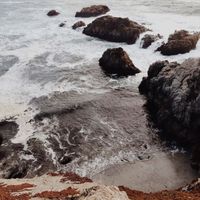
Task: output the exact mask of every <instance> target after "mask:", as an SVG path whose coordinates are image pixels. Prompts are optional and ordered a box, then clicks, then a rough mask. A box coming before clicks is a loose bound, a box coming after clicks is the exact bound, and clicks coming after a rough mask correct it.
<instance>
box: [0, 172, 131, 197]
mask: <svg viewBox="0 0 200 200" xmlns="http://www.w3.org/2000/svg"><path fill="white" fill-rule="evenodd" d="M0 183H1V184H0V199H2V200H3V199H4V200H6V199H7V200H29V199H30V200H31V199H38V200H40V199H41V200H42V199H46V200H48V199H68V200H72V199H77V200H92V199H104V200H118V199H120V200H128V199H129V198H128V196H127V194H126V193H125V192H123V191H120V190H119V188H118V187H115V186H104V185H99V184H97V183H93V182H91V180H90V179H88V178H84V177H83V178H82V177H79V176H78V175H76V174H72V173H66V174H56V173H50V174H48V175H44V176H41V177H36V178H33V179H21V180H16V179H15V180H4V179H1V180H0ZM41 185H42V187H41Z"/></svg>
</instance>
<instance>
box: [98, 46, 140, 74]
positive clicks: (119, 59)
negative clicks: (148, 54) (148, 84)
mask: <svg viewBox="0 0 200 200" xmlns="http://www.w3.org/2000/svg"><path fill="white" fill-rule="evenodd" d="M99 65H100V66H101V68H102V69H103V70H104V72H105V73H106V74H108V75H113V74H115V75H117V76H128V75H135V74H137V73H139V72H140V70H139V69H138V68H136V67H135V65H134V64H133V62H132V61H131V59H130V58H129V56H128V54H127V53H126V52H125V51H124V50H123V49H122V48H115V49H108V50H106V51H105V52H104V54H103V56H102V57H101V59H100V60H99Z"/></svg>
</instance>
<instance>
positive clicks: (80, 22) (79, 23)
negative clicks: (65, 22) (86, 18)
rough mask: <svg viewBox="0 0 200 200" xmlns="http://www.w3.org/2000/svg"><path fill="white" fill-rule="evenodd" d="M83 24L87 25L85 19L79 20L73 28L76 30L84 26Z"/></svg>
mask: <svg viewBox="0 0 200 200" xmlns="http://www.w3.org/2000/svg"><path fill="white" fill-rule="evenodd" d="M83 26H85V23H84V22H83V21H78V22H76V23H75V24H74V25H73V26H72V28H73V29H74V30H75V29H77V28H80V27H83Z"/></svg>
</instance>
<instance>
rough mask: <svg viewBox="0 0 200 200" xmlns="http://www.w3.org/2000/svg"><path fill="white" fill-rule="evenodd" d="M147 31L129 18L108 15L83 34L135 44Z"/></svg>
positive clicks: (97, 20) (86, 29) (92, 24)
mask: <svg viewBox="0 0 200 200" xmlns="http://www.w3.org/2000/svg"><path fill="white" fill-rule="evenodd" d="M146 30H147V29H146V28H145V27H144V26H142V25H140V24H138V23H136V22H133V21H131V20H129V19H128V18H120V17H112V16H110V15H108V16H103V17H100V18H98V19H95V20H94V21H93V22H92V23H91V24H89V25H88V26H87V27H86V28H85V29H84V30H83V33H84V34H86V35H89V36H93V37H97V38H100V39H103V40H107V41H111V42H126V43H128V44H134V43H135V42H136V40H137V39H138V37H139V35H140V33H143V32H145V31H146Z"/></svg>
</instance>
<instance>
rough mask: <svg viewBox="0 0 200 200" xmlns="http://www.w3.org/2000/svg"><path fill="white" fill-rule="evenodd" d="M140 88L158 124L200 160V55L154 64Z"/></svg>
mask: <svg viewBox="0 0 200 200" xmlns="http://www.w3.org/2000/svg"><path fill="white" fill-rule="evenodd" d="M139 90H140V92H141V93H142V94H145V95H146V97H147V101H148V102H147V105H148V108H149V109H150V113H151V114H152V116H153V119H154V120H155V122H156V125H157V126H158V127H159V128H160V129H161V130H163V132H164V133H165V134H166V136H168V137H172V139H175V140H177V141H178V142H179V143H180V144H182V145H185V146H186V147H189V148H191V149H192V151H193V160H194V161H195V162H198V164H199V163H200V154H199V152H200V145H199V144H200V135H199V133H200V59H199V58H198V59H188V60H186V61H185V62H183V63H182V64H178V63H176V62H172V63H169V62H167V61H163V62H156V63H154V64H153V65H151V66H150V68H149V72H148V77H147V78H144V79H143V81H142V83H141V84H140V87H139Z"/></svg>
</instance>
